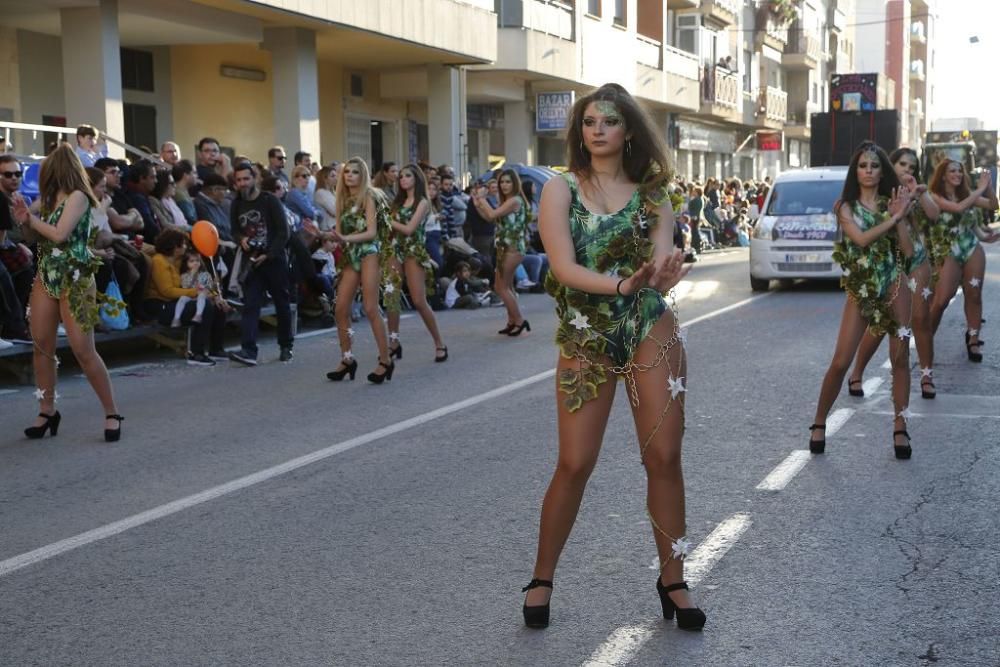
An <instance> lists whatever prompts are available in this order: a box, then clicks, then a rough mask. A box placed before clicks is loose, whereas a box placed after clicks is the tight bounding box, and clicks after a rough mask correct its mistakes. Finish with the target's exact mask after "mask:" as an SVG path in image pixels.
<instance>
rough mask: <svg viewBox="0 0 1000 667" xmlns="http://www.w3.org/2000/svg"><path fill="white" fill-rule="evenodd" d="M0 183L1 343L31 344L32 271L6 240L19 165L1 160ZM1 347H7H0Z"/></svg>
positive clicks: (25, 254) (23, 252) (29, 260)
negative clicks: (27, 313) (28, 310)
mask: <svg viewBox="0 0 1000 667" xmlns="http://www.w3.org/2000/svg"><path fill="white" fill-rule="evenodd" d="M5 159H6V161H5ZM0 181H3V182H4V188H3V190H2V192H0V340H2V341H10V342H11V343H31V335H30V334H29V333H28V325H27V323H26V321H25V318H24V316H25V305H26V304H27V303H28V296H29V295H30V294H31V282H32V280H33V277H34V274H35V270H34V265H33V257H32V255H31V252H30V251H29V250H28V248H27V247H26V246H25V245H24V244H21V243H17V242H16V241H14V240H13V239H12V238H9V237H8V233H9V232H10V231H12V230H13V229H14V228H15V225H14V216H13V211H12V206H13V203H12V201H11V199H10V197H9V196H8V194H7V189H8V182H14V183H20V182H21V171H20V165H18V163H17V160H15V159H13V158H12V157H11V156H9V155H3V156H0ZM16 190H17V186H16V185H15V186H14V191H16ZM0 347H6V345H3V344H2V343H0Z"/></svg>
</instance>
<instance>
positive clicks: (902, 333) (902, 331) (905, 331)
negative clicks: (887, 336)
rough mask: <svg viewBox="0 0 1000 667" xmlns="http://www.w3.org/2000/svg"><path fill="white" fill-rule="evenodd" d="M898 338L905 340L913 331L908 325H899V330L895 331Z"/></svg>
mask: <svg viewBox="0 0 1000 667" xmlns="http://www.w3.org/2000/svg"><path fill="white" fill-rule="evenodd" d="M896 335H897V336H899V339H900V340H906V339H907V338H909V337H910V336H912V335H913V331H912V330H911V329H910V328H909V327H899V331H898V332H896Z"/></svg>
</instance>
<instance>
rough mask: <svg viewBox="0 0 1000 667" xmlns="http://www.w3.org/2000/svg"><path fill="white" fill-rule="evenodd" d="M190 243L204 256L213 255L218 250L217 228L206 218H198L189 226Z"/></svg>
mask: <svg viewBox="0 0 1000 667" xmlns="http://www.w3.org/2000/svg"><path fill="white" fill-rule="evenodd" d="M191 243H193V244H194V247H195V248H197V249H198V252H200V253H201V254H202V255H205V256H206V257H215V253H217V252H218V251H219V230H218V229H216V228H215V225H213V224H212V223H211V222H209V221H208V220H199V221H198V222H196V223H194V227H192V228H191Z"/></svg>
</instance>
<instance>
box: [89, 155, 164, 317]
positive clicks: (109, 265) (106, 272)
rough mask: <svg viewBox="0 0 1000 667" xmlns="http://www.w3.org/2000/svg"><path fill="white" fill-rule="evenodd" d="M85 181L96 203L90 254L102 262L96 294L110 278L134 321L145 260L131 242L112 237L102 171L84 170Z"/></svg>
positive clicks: (142, 292)
mask: <svg viewBox="0 0 1000 667" xmlns="http://www.w3.org/2000/svg"><path fill="white" fill-rule="evenodd" d="M87 178H88V179H89V181H90V189H91V190H92V191H93V193H94V197H95V198H96V199H97V201H98V204H97V206H96V207H95V208H94V209H92V211H91V220H92V221H93V224H94V226H95V227H96V228H97V235H96V237H95V239H94V250H93V252H94V254H95V255H96V256H97V257H100V258H101V260H102V261H103V265H102V266H101V269H100V270H99V271H98V272H97V275H96V276H95V278H96V281H97V291H99V292H106V291H107V289H108V284H109V283H110V282H111V277H112V276H114V278H115V280H116V281H117V282H118V288H119V289H120V290H121V293H122V298H123V299H124V300H125V303H126V304H127V305H128V308H129V311H130V312H131V314H132V316H133V319H137V318H138V317H140V316H141V315H142V310H141V306H142V299H143V298H144V296H145V289H146V279H147V278H148V276H149V269H148V265H147V260H146V257H145V256H144V255H143V254H142V253H141V252H140V251H139V250H138V249H137V248H136V247H135V246H134V245H133V244H132V243H129V242H127V241H123V240H121V239H120V238H116V237H115V235H114V233H113V231H112V229H111V225H110V222H109V219H108V211H109V210H110V209H111V198H110V197H108V195H107V192H106V188H107V177H106V176H105V175H104V172H102V171H101V170H100V169H98V168H96V167H87Z"/></svg>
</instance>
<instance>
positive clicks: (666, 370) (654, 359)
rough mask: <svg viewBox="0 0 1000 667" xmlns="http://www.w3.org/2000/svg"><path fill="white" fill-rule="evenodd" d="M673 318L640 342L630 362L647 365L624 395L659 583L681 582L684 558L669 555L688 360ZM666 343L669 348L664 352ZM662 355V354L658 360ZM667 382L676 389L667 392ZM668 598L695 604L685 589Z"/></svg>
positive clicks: (680, 509)
mask: <svg viewBox="0 0 1000 667" xmlns="http://www.w3.org/2000/svg"><path fill="white" fill-rule="evenodd" d="M674 322H675V321H674V315H673V313H671V312H667V313H665V314H664V315H663V316H662V317H661V318H660V320H659V321H658V322H657V323H656V325H655V326H654V327H653V328H652V330H651V331H650V333H649V335H648V336H647V337H646V338H645V339H644V340H643V341H642V343H640V344H639V348H638V349H637V350H636V353H635V357H634V361H635V362H636V363H638V364H641V365H643V366H644V367H650V368H649V369H648V370H646V371H640V372H636V373H635V374H634V376H635V393H636V395H635V396H632V395H630V396H629V398H630V399H632V400H631V401H630V402H631V405H632V417H633V419H634V420H635V430H636V435H637V436H638V438H639V446H640V455H641V456H642V464H643V466H645V468H646V508H647V510H648V512H649V518H650V522H651V523H652V525H653V538H654V540H655V541H656V551H657V554H659V557H660V567H661V572H660V580H661V581H662V582H663V584H664V585H667V584H672V583H677V582H680V581H683V580H684V561H683V560H680V559H678V558H674V557H673V544H674V542H675V541H676V540H678V539H680V538H682V537H684V536H685V534H686V532H687V528H686V524H685V511H684V473H683V471H682V469H681V441H682V439H683V437H684V397H685V393H684V392H683V391H680V389H679V388H680V387H682V386H683V387H686V383H687V378H686V375H687V358H686V355H685V352H684V346H683V345H682V344H681V343H680V341H678V340H673V342H672V343H671V340H672V339H673V337H674ZM666 346H669V349H666V350H664V347H666ZM662 354H665V357H663V358H662V359H660V358H659V357H660V355H662ZM654 364H658V365H655V366H654ZM671 382H673V386H674V387H678V389H676V390H675V391H671V386H672V385H671ZM677 383H681V384H677ZM635 399H638V405H636V403H635ZM670 597H671V598H673V600H674V602H675V604H677V605H678V606H679V607H681V608H687V607H693V606H694V605H693V604H692V603H691V600H690V597H689V595H688V592H687V591H686V590H679V591H673V592H671V593H670Z"/></svg>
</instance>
